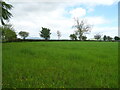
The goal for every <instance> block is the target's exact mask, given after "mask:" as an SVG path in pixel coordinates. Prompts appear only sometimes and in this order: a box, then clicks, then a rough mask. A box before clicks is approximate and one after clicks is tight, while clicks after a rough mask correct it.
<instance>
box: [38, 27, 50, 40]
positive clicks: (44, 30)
mask: <svg viewBox="0 0 120 90" xmlns="http://www.w3.org/2000/svg"><path fill="white" fill-rule="evenodd" d="M50 34H51V33H50V29H48V28H43V27H42V31H40V36H41V37H43V38H44V39H45V40H48V39H50Z"/></svg>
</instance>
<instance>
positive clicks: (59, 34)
mask: <svg viewBox="0 0 120 90" xmlns="http://www.w3.org/2000/svg"><path fill="white" fill-rule="evenodd" d="M57 36H58V40H59V39H60V37H61V32H60V31H57Z"/></svg>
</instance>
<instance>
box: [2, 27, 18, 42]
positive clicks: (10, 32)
mask: <svg viewBox="0 0 120 90" xmlns="http://www.w3.org/2000/svg"><path fill="white" fill-rule="evenodd" d="M0 32H2V34H1V36H0V37H1V39H2V40H3V41H13V40H15V39H16V38H17V35H16V32H15V31H14V29H13V27H12V26H11V25H4V26H2V27H0Z"/></svg>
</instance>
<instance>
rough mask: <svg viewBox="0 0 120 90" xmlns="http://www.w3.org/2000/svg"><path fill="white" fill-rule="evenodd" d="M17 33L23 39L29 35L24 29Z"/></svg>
mask: <svg viewBox="0 0 120 90" xmlns="http://www.w3.org/2000/svg"><path fill="white" fill-rule="evenodd" d="M18 34H19V35H20V36H21V37H22V38H23V39H25V38H26V37H28V36H29V33H28V32H25V31H20V32H19V33H18Z"/></svg>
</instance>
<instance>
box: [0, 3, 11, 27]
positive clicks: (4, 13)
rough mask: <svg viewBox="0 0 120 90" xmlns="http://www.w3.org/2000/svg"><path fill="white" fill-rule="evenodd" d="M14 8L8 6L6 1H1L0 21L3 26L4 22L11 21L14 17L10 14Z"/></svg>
mask: <svg viewBox="0 0 120 90" xmlns="http://www.w3.org/2000/svg"><path fill="white" fill-rule="evenodd" d="M12 8H13V6H12V5H11V4H7V3H6V2H4V1H0V11H1V12H0V20H1V23H2V25H5V22H4V20H6V21H9V19H10V18H11V17H12V14H11V13H10V12H9V10H11V9H12Z"/></svg>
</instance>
